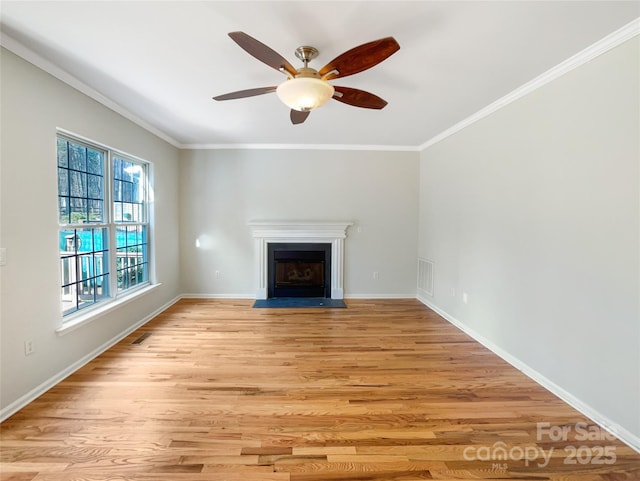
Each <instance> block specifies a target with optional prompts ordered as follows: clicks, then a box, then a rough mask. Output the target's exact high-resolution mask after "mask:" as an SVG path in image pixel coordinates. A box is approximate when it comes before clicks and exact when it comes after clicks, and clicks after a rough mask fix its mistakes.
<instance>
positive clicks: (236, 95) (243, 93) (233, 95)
mask: <svg viewBox="0 0 640 481" xmlns="http://www.w3.org/2000/svg"><path fill="white" fill-rule="evenodd" d="M277 88H278V87H260V88H257V89H247V90H238V91H237V92H230V93H228V94H224V95H218V96H217V97H213V100H233V99H243V98H245V97H255V96H256V95H262V94H268V93H269V92H275V91H276V89H277Z"/></svg>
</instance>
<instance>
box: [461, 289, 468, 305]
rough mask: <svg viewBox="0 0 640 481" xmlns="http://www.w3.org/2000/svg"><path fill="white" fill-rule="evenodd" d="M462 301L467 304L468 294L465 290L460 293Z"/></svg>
mask: <svg viewBox="0 0 640 481" xmlns="http://www.w3.org/2000/svg"><path fill="white" fill-rule="evenodd" d="M462 302H464V303H465V304H469V296H468V295H467V293H466V292H463V293H462Z"/></svg>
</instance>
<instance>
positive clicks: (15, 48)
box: [0, 32, 182, 148]
mask: <svg viewBox="0 0 640 481" xmlns="http://www.w3.org/2000/svg"><path fill="white" fill-rule="evenodd" d="M0 45H1V46H2V47H4V48H6V49H7V50H9V51H10V52H13V53H14V54H16V55H17V56H18V57H21V58H23V59H24V60H26V61H27V62H29V63H31V64H33V65H35V66H36V67H38V68H39V69H41V70H44V71H45V72H47V73H48V74H50V75H52V76H54V77H55V78H57V79H58V80H60V81H62V82H64V83H66V84H67V85H69V86H71V87H73V88H74V89H76V90H78V91H79V92H81V93H83V94H85V95H86V96H88V97H90V98H92V99H93V100H95V101H96V102H99V103H100V104H102V105H104V106H105V107H107V108H109V109H111V110H113V111H114V112H116V113H118V114H120V115H122V116H123V117H124V118H126V119H127V120H130V121H131V122H133V123H134V124H136V125H138V126H140V127H142V128H143V129H145V130H146V131H148V132H150V133H152V134H153V135H155V136H157V137H159V138H161V139H162V140H164V141H165V142H168V143H169V144H171V145H173V146H174V147H177V148H182V146H181V144H180V142H178V141H177V140H175V139H174V138H172V137H171V136H169V135H167V134H166V133H165V132H163V131H161V130H160V129H158V128H156V127H154V126H153V125H151V124H149V123H147V122H145V121H144V120H142V119H141V118H140V117H138V116H136V115H134V114H133V113H131V112H130V111H129V110H127V109H126V108H124V107H123V106H122V105H120V104H118V103H116V102H114V101H113V100H111V99H110V98H108V97H106V96H104V95H102V94H101V93H100V92H98V91H97V90H95V89H93V88H92V87H89V86H88V85H87V84H85V83H84V82H82V81H81V80H79V79H78V78H76V77H74V76H73V75H71V74H70V73H68V72H67V71H65V70H63V69H61V68H60V67H58V66H57V65H55V64H53V63H52V62H51V61H49V60H47V59H46V58H44V57H42V56H41V55H39V54H37V53H35V52H34V51H33V50H31V49H30V48H28V47H26V46H25V45H24V44H22V43H21V42H19V41H18V40H16V39H14V38H13V37H11V36H9V35H7V34H6V33H4V32H1V33H0Z"/></svg>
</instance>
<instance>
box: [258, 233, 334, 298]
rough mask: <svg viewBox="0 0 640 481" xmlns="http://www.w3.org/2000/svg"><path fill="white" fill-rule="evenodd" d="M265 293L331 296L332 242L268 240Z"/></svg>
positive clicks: (274, 294)
mask: <svg viewBox="0 0 640 481" xmlns="http://www.w3.org/2000/svg"><path fill="white" fill-rule="evenodd" d="M267 254H268V256H269V264H268V269H269V272H268V279H269V286H268V297H327V298H329V297H331V244H315V243H270V244H269V247H268V253H267Z"/></svg>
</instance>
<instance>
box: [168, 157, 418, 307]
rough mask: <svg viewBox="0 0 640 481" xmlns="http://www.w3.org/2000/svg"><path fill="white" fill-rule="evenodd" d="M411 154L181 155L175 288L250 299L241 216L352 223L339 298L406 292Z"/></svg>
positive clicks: (414, 203)
mask: <svg viewBox="0 0 640 481" xmlns="http://www.w3.org/2000/svg"><path fill="white" fill-rule="evenodd" d="M418 160H419V154H418V153H417V152H371V151H318V150H305V151H297V150H208V151H203V150H189V151H183V152H182V154H181V161H180V166H181V184H180V189H181V199H182V205H181V224H180V231H181V235H182V237H181V246H182V267H183V270H182V275H183V278H182V286H183V289H184V292H186V293H190V294H200V295H219V296H253V295H255V291H256V279H255V262H257V261H255V260H254V240H253V238H252V236H251V230H250V228H249V227H248V226H247V223H248V222H249V221H257V220H285V221H286V220H314V221H322V220H325V221H335V220H345V221H353V222H355V225H354V226H352V227H350V228H349V230H348V233H347V239H346V240H345V283H344V285H345V297H350V296H351V297H353V296H379V297H388V296H409V297H415V292H416V262H417V261H416V253H417V237H418V234H417V220H418ZM358 227H360V230H361V232H358ZM196 240H199V245H200V247H199V248H198V247H196ZM216 270H219V271H220V273H221V277H220V279H219V280H216V279H215V276H214V273H215V271H216ZM374 271H378V272H379V276H380V278H379V280H374V279H373V272H374Z"/></svg>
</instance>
